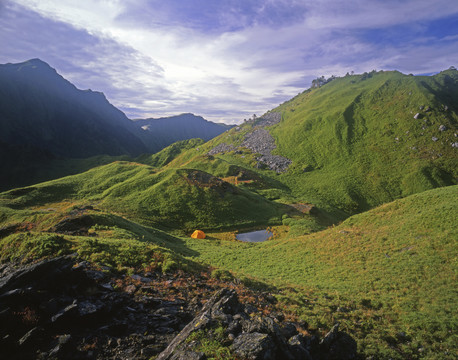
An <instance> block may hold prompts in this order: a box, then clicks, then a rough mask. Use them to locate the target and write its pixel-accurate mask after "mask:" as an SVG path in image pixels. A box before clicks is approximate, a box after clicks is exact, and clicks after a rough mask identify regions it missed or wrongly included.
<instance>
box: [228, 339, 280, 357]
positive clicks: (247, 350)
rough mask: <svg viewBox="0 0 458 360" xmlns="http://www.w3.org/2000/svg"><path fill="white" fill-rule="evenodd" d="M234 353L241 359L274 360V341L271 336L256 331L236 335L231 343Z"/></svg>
mask: <svg viewBox="0 0 458 360" xmlns="http://www.w3.org/2000/svg"><path fill="white" fill-rule="evenodd" d="M232 350H233V352H234V354H235V355H236V356H238V357H240V358H241V359H247V360H248V359H249V360H274V359H276V357H275V353H276V352H275V350H276V349H275V343H274V341H273V339H272V337H271V336H269V335H268V334H262V333H258V332H254V333H244V334H241V335H239V336H237V337H236V338H235V340H234V343H233V344H232Z"/></svg>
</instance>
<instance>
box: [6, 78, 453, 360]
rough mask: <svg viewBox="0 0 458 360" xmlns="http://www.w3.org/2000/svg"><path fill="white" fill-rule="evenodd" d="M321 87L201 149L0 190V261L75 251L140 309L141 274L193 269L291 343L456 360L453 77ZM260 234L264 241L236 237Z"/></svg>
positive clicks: (177, 149)
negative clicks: (242, 295) (268, 235)
mask: <svg viewBox="0 0 458 360" xmlns="http://www.w3.org/2000/svg"><path fill="white" fill-rule="evenodd" d="M320 85H321V86H316V87H315V88H313V89H309V90H306V91H304V92H303V93H301V94H299V95H298V96H296V97H295V98H293V99H291V100H290V101H287V102H285V103H284V104H281V105H280V106H279V107H277V108H275V109H273V110H271V111H269V112H268V113H266V114H264V115H263V116H261V117H260V118H254V119H251V120H249V121H247V122H245V123H244V124H242V125H240V126H237V127H234V128H231V129H230V130H228V131H226V132H224V133H222V134H220V135H219V136H217V137H216V138H213V139H212V140H210V141H207V142H204V141H203V140H198V139H191V140H184V141H180V142H176V143H174V144H172V145H170V146H168V147H167V148H165V149H163V150H161V151H160V152H158V153H156V154H142V155H141V156H138V157H137V158H135V159H132V158H130V159H122V160H123V161H115V162H112V163H110V164H100V165H101V166H94V168H92V169H90V170H88V171H86V172H83V173H79V174H76V175H72V176H67V177H64V178H60V179H56V180H53V181H48V182H43V183H40V184H35V185H32V186H27V187H23V188H16V189H12V190H9V191H7V192H2V193H0V261H20V260H22V261H26V260H30V259H38V258H43V257H47V256H55V255H57V254H62V253H76V254H77V255H76V256H77V257H78V261H79V262H81V261H82V260H86V261H90V262H92V263H95V264H97V265H96V266H97V267H98V268H102V269H104V271H106V272H111V271H112V270H113V272H115V271H123V272H124V273H125V274H126V276H125V279H124V284H125V285H127V284H129V286H128V287H129V289H130V290H129V291H131V292H132V291H133V292H136V293H137V294H138V295H139V296H140V295H141V296H142V298H143V299H145V296H144V295H145V293H144V292H143V290H144V289H145V288H149V289H151V286H150V285H148V284H147V283H148V282H149V280H147V279H146V278H142V276H143V275H145V276H147V277H149V276H151V274H153V273H152V271H154V270H157V271H161V272H167V271H173V270H178V272H177V273H181V277H183V274H186V275H184V276H185V277H188V278H192V277H193V275H192V272H189V271H191V268H190V266H191V264H194V265H196V264H201V265H205V266H210V267H211V269H213V272H212V277H214V278H215V279H216V278H217V279H226V280H227V283H226V284H225V286H227V287H233V286H234V285H235V284H240V283H245V284H249V285H250V286H253V287H256V288H258V289H261V290H262V294H264V295H266V296H269V299H270V300H269V303H270V304H271V305H274V304H275V306H276V307H277V309H288V310H289V311H290V314H294V316H295V317H296V319H297V318H299V319H300V320H302V322H301V323H302V325H301V326H302V329H303V331H302V332H301V333H304V334H308V335H310V334H321V335H324V333H325V332H326V331H327V330H325V329H329V328H330V327H331V326H333V325H334V324H335V323H339V324H340V326H341V329H342V330H343V331H345V332H348V333H350V334H351V335H352V336H354V337H355V338H356V340H357V343H358V352H359V355H360V356H359V357H360V358H374V359H388V358H391V359H422V358H425V359H432V358H434V359H436V358H437V359H447V360H448V359H453V358H455V357H456V356H455V354H456V351H457V347H456V336H455V334H454V329H456V327H457V324H458V319H457V317H456V315H455V313H456V311H455V309H456V308H457V300H456V299H457V297H456V291H455V289H456V285H455V282H456V281H455V278H454V276H455V274H456V257H457V251H456V239H457V234H456V230H455V227H456V226H455V223H456V215H455V214H456V213H457V209H456V208H457V205H456V198H457V191H458V186H456V184H457V182H458V181H457V178H458V161H457V151H458V141H457V137H458V128H457V123H458V114H457V112H458V103H457V101H458V100H457V99H458V72H457V71H456V70H454V69H449V70H446V71H443V72H441V73H439V74H437V75H434V76H408V75H403V74H401V73H399V72H395V71H393V72H391V71H390V72H375V71H373V72H371V73H365V74H361V75H351V76H350V75H348V76H345V77H342V78H332V80H330V81H327V82H326V83H324V82H322V83H320ZM135 126H138V125H135ZM9 149H14V148H13V147H10V148H9ZM32 153H33V151H32V150H30V149H29V154H32ZM36 156H37V157H40V156H47V154H41V155H40V154H39V153H37V154H36ZM94 165H95V164H94ZM266 227H270V230H271V231H272V232H273V234H274V236H273V239H270V240H268V241H266V242H263V243H243V242H240V241H236V237H235V235H236V234H237V232H239V231H240V232H242V231H248V230H253V229H261V228H263V229H265V228H266ZM196 228H198V229H203V230H205V232H206V234H207V238H206V239H191V238H190V237H189V235H190V233H191V231H192V230H195V229H196ZM106 266H110V267H111V268H110V267H106ZM129 274H141V276H138V277H137V276H136V275H134V276H135V278H133V280H135V281H132V280H129V278H130V277H129V276H128V275H129ZM147 274H149V275H147ZM103 276H104V275H103V274H102V277H103ZM153 276H154V277H157V275H153ZM175 278H177V277H175ZM145 279H146V281H145ZM104 281H105V280H104ZM212 281H213V280H212ZM212 281H209V283H211V282H212ZM120 284H121V283H120V282H116V287H117V289H119V286H120ZM142 284H143V285H142ZM170 284H172V283H171V282H166V283H163V285H161V287H162V286H163V287H168V288H171V287H170ZM174 284H176V285H177V287H180V288H181V287H183V282H178V283H174ZM130 285H132V286H130ZM204 287H205V286H204ZM271 292H272V293H274V294H275V295H272V293H271ZM16 295H17V294H16V292H15V293H14V294H13V295H11V294H8V296H16ZM175 295H176V294H175ZM264 295H263V296H264ZM174 298H175V296H174ZM249 298H250V297H248V299H249ZM142 301H143V300H142ZM147 301H149V300H147ZM153 307H154V306H153ZM258 310H262V312H264V313H265V312H266V311H267V310H266V308H264V307H262V308H259V309H258ZM21 311H22V310H21ZM256 311H257V310H256V309H255V308H254V309H253V312H256ZM15 313H17V314H20V313H21V312H19V311H18V312H15ZM271 315H272V316H273V317H275V316H276V315H275V313H272V314H271ZM252 317H253V318H256V319H257V315H253V316H252ZM256 321H257V320H256ZM269 321H270V322H269V323H259V322H258V323H257V325H256V326H257V327H256V328H255V327H253V328H251V330H253V331H254V330H256V331H257V330H258V329H260V328H264V327H269V328H271V325H272V324H274V325H275V322H274V320H273V319H270V320H269ZM231 324H232V323H231ZM228 326H232V325H230V324H228ZM334 329H335V330H333V331H332V332H331V333H330V335H329V336H330V337H334V336H335V335H337V336H339V335H338V334H341V333H340V332H337V330H336V329H337V328H334ZM283 330H288V333H289V334H290V335H292V334H293V333H296V332H295V330H294V329H292V328H291V327H290V328H289V329H283ZM289 330H291V331H289ZM296 330H297V329H296ZM215 331H216V330H215ZM220 331H221V334H223V335H224V336H223V338H224V343H225V344H232V343H231V342H230V340H227V339H228V336H227V334H226V333H225V332H224V331H225V329H224V328H221V329H220ZM231 331H232V330H231ZM24 333H25V332H24V331H23V332H21V334H19V335H18V338H20V337H23V334H24ZM141 333H144V332H143V331H142V332H141ZM207 335H208V334H207V333H203V334H201V336H202V337H201V338H202V339H203V338H204V337H206V336H207ZM248 336H252V334H248ZM298 336H299V337H298V338H295V341H296V342H294V344H298V346H299V345H300V346H302V345H301V341H300V339H301V337H300V336H301V335H298ZM25 340H27V339H25ZM347 340H348V339H347ZM27 341H28V340H27ZM153 341H154V340H153ZM315 342H316V341H315ZM346 344H347V345H348V342H347V343H346ZM163 345H164V346H163V347H165V346H166V344H163ZM344 345H345V341H344ZM250 346H251V345H250ZM304 346H305V345H304ZM319 346H324V347H327V346H326V344H324V345H319ZM230 347H231V348H232V345H231V346H230ZM228 351H229V352H230V349H229V350H228ZM305 354H308V353H305ZM337 354H338V355H337ZM334 355H336V356H334V358H341V352H339V351H337V350H336V353H335V354H334ZM304 356H305V355H304ZM304 356H303V357H304ZM307 356H308V355H307ZM349 358H350V357H349ZM352 358H354V357H352Z"/></svg>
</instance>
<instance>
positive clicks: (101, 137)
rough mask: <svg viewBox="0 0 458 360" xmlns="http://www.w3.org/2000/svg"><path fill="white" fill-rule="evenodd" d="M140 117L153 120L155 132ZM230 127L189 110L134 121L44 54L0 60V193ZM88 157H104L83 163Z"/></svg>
mask: <svg viewBox="0 0 458 360" xmlns="http://www.w3.org/2000/svg"><path fill="white" fill-rule="evenodd" d="M142 122H146V123H147V124H150V123H151V124H150V125H148V127H149V129H150V130H149V131H145V130H143V129H142V128H141V125H140V123H142ZM227 128H229V127H226V126H224V125H219V124H214V123H212V122H208V121H206V120H204V119H203V118H201V117H195V116H193V115H191V114H184V115H181V116H177V117H172V118H168V119H158V120H142V121H139V122H137V123H135V122H133V121H131V120H129V119H128V118H127V117H126V115H125V114H124V113H123V112H121V111H120V110H118V109H117V108H116V107H114V106H113V105H111V104H110V103H109V102H108V100H107V99H106V98H105V96H104V95H103V94H102V93H99V92H94V91H91V90H86V91H83V90H79V89H77V88H76V87H75V86H74V85H72V84H71V83H70V82H68V81H67V80H65V79H64V78H63V77H62V76H60V75H59V74H58V73H57V72H56V70H54V69H52V68H51V67H50V66H49V65H48V64H46V63H45V62H43V61H41V60H39V59H32V60H29V61H26V62H24V63H20V64H4V65H0V172H1V173H2V176H1V177H0V190H6V189H10V188H14V187H20V186H25V185H30V184H33V183H36V182H40V181H45V180H50V179H53V178H57V177H60V176H65V175H69V174H74V173H75V172H78V171H83V170H87V169H88V168H89V167H90V166H91V165H92V164H93V163H94V162H95V163H97V162H98V163H107V162H110V159H108V158H107V155H108V156H138V155H140V154H144V153H154V152H156V151H159V150H161V149H162V148H163V147H165V146H167V145H169V144H170V143H171V142H174V141H176V140H185V139H190V138H194V137H201V138H204V139H205V140H208V139H210V138H212V137H214V136H216V135H218V134H220V133H221V132H223V131H225V130H226V129H227ZM89 157H99V158H98V159H95V158H94V159H90V160H88V161H87V162H86V163H85V162H84V161H83V160H79V159H86V158H89ZM74 159H78V161H75V160H74ZM114 160H115V159H114V158H113V159H111V161H114Z"/></svg>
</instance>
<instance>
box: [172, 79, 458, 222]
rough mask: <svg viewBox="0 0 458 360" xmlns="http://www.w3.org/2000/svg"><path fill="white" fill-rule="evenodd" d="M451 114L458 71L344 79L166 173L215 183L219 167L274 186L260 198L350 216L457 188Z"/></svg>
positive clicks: (457, 95) (185, 157)
mask: <svg viewBox="0 0 458 360" xmlns="http://www.w3.org/2000/svg"><path fill="white" fill-rule="evenodd" d="M457 109H458V71H456V70H447V71H444V72H441V73H440V74H437V75H435V76H431V77H428V76H418V77H417V76H407V75H403V74H401V73H398V72H378V73H377V72H372V73H369V74H363V75H354V76H346V77H343V78H336V79H335V80H333V81H331V82H329V83H327V84H325V85H324V86H322V87H321V88H317V89H311V90H308V91H305V92H304V93H302V94H299V95H298V96H296V97H295V98H293V99H292V100H290V101H288V102H286V103H284V104H282V105H280V106H279V107H278V108H276V109H273V110H272V111H270V112H268V113H267V114H265V115H264V116H262V117H261V118H258V119H254V120H250V121H248V122H247V123H245V124H243V125H241V126H239V127H236V128H234V129H231V130H230V131H228V132H227V133H224V134H222V135H220V136H219V137H217V138H215V139H213V140H211V141H210V142H208V143H207V144H205V145H203V146H200V147H199V151H196V150H192V151H189V152H187V153H184V154H182V155H180V156H179V157H177V158H176V159H175V160H174V161H172V162H171V163H170V165H169V166H172V167H179V166H184V167H193V168H197V169H201V170H204V169H205V171H207V172H210V173H212V174H217V175H218V176H227V175H225V174H221V173H219V172H220V170H218V169H217V168H215V164H216V163H217V162H218V161H222V162H225V163H228V164H234V165H237V166H243V167H245V168H247V169H250V170H251V171H255V172H257V173H258V174H260V175H261V176H264V177H265V176H267V177H270V178H271V179H272V180H273V181H272V182H271V185H273V186H272V188H271V189H270V190H263V191H262V192H263V193H264V195H266V196H269V197H270V196H273V197H275V198H277V199H279V200H280V201H283V202H289V201H304V202H311V203H314V204H316V205H318V206H319V207H323V208H328V209H332V208H333V209H337V210H338V211H343V212H345V213H346V214H347V216H348V214H352V213H356V212H360V211H364V210H367V209H370V208H372V207H374V206H377V205H380V204H383V203H385V202H388V201H391V200H393V199H397V198H400V197H403V196H407V195H409V194H414V193H417V192H421V191H424V190H428V189H432V188H435V187H439V186H446V185H451V184H456V183H457V178H458V163H457V152H458V138H457V137H456V136H457V135H458V128H457V124H458V114H457ZM417 114H418V115H417ZM204 154H210V155H211V158H209V157H202V155H204ZM270 169H272V170H275V171H270ZM274 194H275V195H274Z"/></svg>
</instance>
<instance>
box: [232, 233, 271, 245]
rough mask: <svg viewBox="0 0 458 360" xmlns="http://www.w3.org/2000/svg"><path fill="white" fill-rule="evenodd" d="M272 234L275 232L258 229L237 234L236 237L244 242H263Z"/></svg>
mask: <svg viewBox="0 0 458 360" xmlns="http://www.w3.org/2000/svg"><path fill="white" fill-rule="evenodd" d="M271 236H273V234H272V233H271V232H270V231H267V230H257V231H250V232H247V233H243V234H237V236H236V239H237V240H240V241H244V242H262V241H266V240H267V239H268V238H270V237H271Z"/></svg>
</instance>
